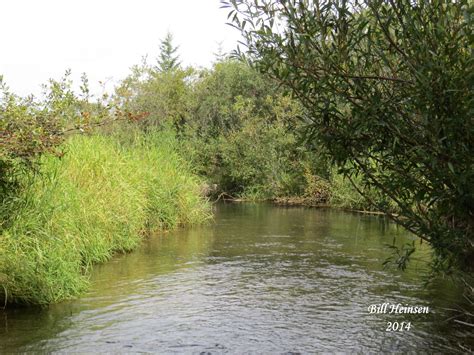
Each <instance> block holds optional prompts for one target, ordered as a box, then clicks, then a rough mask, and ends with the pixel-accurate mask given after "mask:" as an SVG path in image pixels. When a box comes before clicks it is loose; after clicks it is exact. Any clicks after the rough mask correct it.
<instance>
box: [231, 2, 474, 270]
mask: <svg viewBox="0 0 474 355" xmlns="http://www.w3.org/2000/svg"><path fill="white" fill-rule="evenodd" d="M223 4H224V6H225V7H229V8H230V13H229V18H230V19H231V21H232V24H233V25H234V26H235V27H237V28H239V30H241V32H242V33H243V35H244V37H245V39H246V42H247V47H248V48H247V53H246V54H244V56H246V57H247V58H248V60H249V61H251V62H252V63H253V64H254V65H255V66H256V68H257V69H259V70H260V71H263V72H265V73H267V74H269V75H271V76H272V77H274V78H276V79H277V80H278V81H279V82H280V83H281V84H282V85H283V86H284V87H285V88H287V89H288V90H291V91H292V93H293V94H294V95H295V96H296V97H298V98H299V100H300V101H301V103H302V104H303V105H304V107H305V108H306V109H307V112H308V116H307V135H308V137H309V139H310V140H313V141H317V142H320V144H322V145H323V146H324V148H325V149H326V150H327V151H328V152H329V154H330V156H331V158H332V160H333V162H334V163H336V164H337V165H338V166H339V168H340V171H341V172H342V173H343V174H344V175H345V176H346V177H348V178H355V177H356V176H358V177H357V179H358V178H360V179H361V183H362V185H363V186H366V187H367V188H368V190H360V192H361V193H362V194H363V195H365V196H366V197H368V198H369V199H370V196H368V195H367V194H366V193H364V191H370V190H371V189H376V190H378V191H380V192H382V193H383V195H384V196H385V197H386V198H388V199H390V200H391V202H392V203H394V204H395V205H396V208H397V209H398V210H399V216H398V217H397V216H395V215H392V218H394V219H395V220H396V221H397V222H398V223H400V224H402V225H403V226H405V227H406V228H407V229H408V230H409V231H411V232H413V233H414V234H416V235H418V236H419V237H420V238H422V239H424V240H426V241H428V242H429V243H430V244H431V245H432V246H433V248H434V250H435V251H436V254H437V256H438V259H437V262H438V263H439V265H443V267H444V268H448V269H449V268H451V267H460V268H461V269H466V270H472V268H473V267H474V247H473V246H474V241H473V227H474V224H473V221H474V218H473V215H474V211H473V210H474V195H473V187H474V185H473V184H472V181H474V161H473V159H474V158H473V157H474V154H473V138H472V137H473V134H474V125H473V124H472V114H473V106H472V103H473V96H472V83H473V81H474V78H473V75H474V67H473V57H472V46H473V39H474V36H473V33H472V28H473V19H474V17H473V12H474V8H473V6H472V2H469V1H468V0H459V1H447V0H435V1H429V2H425V1H415V2H408V1H400V2H394V1H389V2H386V1H381V0H370V1H369V0H367V1H335V0H334V1H333V0H325V1H273V0H245V1H240V0H230V1H224V2H223ZM370 202H371V203H372V204H375V205H376V208H377V209H379V210H385V211H387V208H388V207H387V206H388V205H384V204H378V203H377V201H370ZM389 205H390V204H389Z"/></svg>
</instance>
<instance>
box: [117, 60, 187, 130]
mask: <svg viewBox="0 0 474 355" xmlns="http://www.w3.org/2000/svg"><path fill="white" fill-rule="evenodd" d="M193 75H194V70H193V69H191V68H188V69H175V70H172V71H157V70H155V69H154V68H153V67H152V66H150V65H148V64H147V63H146V61H145V62H144V63H143V64H142V65H141V66H136V67H134V68H133V71H132V74H131V75H129V76H128V77H127V78H126V79H125V80H123V81H122V83H121V85H120V86H119V87H118V88H117V89H116V95H115V100H116V105H117V106H118V107H121V109H122V110H124V111H127V112H135V113H146V114H147V118H146V119H145V120H143V121H142V122H141V125H142V127H143V128H144V129H147V128H149V127H162V128H163V127H173V128H175V129H176V130H177V131H179V130H181V128H182V126H183V125H184V124H185V123H186V120H187V118H188V115H189V114H188V106H189V104H188V103H189V95H190V81H192V79H193Z"/></svg>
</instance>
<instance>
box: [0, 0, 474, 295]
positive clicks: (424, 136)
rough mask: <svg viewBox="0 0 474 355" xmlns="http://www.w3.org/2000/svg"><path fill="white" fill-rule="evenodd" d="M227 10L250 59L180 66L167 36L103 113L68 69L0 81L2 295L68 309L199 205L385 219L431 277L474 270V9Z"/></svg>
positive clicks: (107, 100)
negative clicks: (34, 90)
mask: <svg viewBox="0 0 474 355" xmlns="http://www.w3.org/2000/svg"><path fill="white" fill-rule="evenodd" d="M224 4H225V6H227V7H230V8H231V11H232V12H231V13H230V16H229V17H230V18H231V19H232V21H233V24H234V26H236V27H238V28H239V29H240V30H241V31H242V33H243V34H244V36H245V38H246V40H247V44H248V51H247V52H246V53H240V58H239V60H237V59H231V58H229V57H226V56H224V55H222V53H221V54H220V55H219V56H218V58H216V61H215V63H214V65H213V66H212V68H210V69H201V68H189V67H188V68H183V67H182V66H181V64H180V58H179V55H178V53H177V47H175V46H174V44H173V43H172V35H171V34H168V35H167V36H166V37H165V38H164V39H163V40H162V41H161V45H160V52H159V55H158V57H157V60H156V63H151V64H150V63H147V62H146V61H144V62H143V63H142V64H141V65H137V66H135V67H134V68H132V71H131V74H130V75H129V76H128V77H127V78H125V79H124V80H123V81H122V82H121V83H120V85H119V86H118V87H117V88H116V90H115V93H114V95H112V96H111V97H103V98H101V99H100V100H96V101H94V100H93V98H92V97H91V95H90V94H89V88H88V83H87V78H86V77H85V76H83V78H82V85H81V94H80V95H76V94H75V93H74V92H73V91H72V90H71V82H70V80H69V73H66V76H65V78H64V79H62V80H60V81H54V80H51V81H50V82H49V83H48V85H46V86H45V87H44V89H45V94H44V97H43V99H42V100H37V99H35V98H33V97H29V98H20V97H17V96H16V95H14V94H12V93H10V92H9V91H8V88H7V87H6V86H5V85H4V84H3V82H2V90H3V97H2V99H1V101H0V116H1V117H0V118H1V120H0V195H1V197H2V202H1V204H0V217H1V224H0V233H1V234H0V242H1V243H0V285H2V286H3V288H4V290H5V292H4V294H5V295H9V297H8V299H9V300H15V301H22V302H27V303H28V302H31V303H50V302H54V301H58V300H61V299H64V298H69V297H73V296H74V295H76V294H77V293H78V292H80V291H81V290H82V289H84V287H85V285H86V283H87V272H88V270H89V269H90V266H91V265H92V264H93V263H95V262H100V261H104V260H107V259H108V258H110V257H111V255H112V254H113V253H115V252H123V251H128V250H131V249H133V248H134V247H135V246H136V245H137V243H138V241H139V240H140V238H141V236H142V235H143V232H146V231H150V230H153V229H170V228H173V227H175V226H177V225H182V224H190V223H191V224H192V223H198V222H202V221H204V220H205V219H207V218H208V217H209V213H208V211H209V209H208V205H207V203H206V202H205V201H204V200H203V198H202V196H200V195H202V193H203V192H205V193H206V194H211V195H213V198H215V199H218V198H221V197H223V196H224V197H225V198H240V199H247V200H268V199H270V200H274V201H277V202H282V203H288V204H292V203H297V204H307V205H329V206H336V207H343V208H350V209H356V210H369V211H383V212H385V213H387V214H388V215H389V216H391V217H392V218H393V219H395V220H396V221H397V222H398V223H400V224H401V225H403V226H405V227H406V229H408V230H409V231H411V232H413V233H414V234H416V235H418V236H419V237H420V238H421V239H423V240H426V241H428V242H429V243H430V245H431V246H432V247H433V249H434V250H435V252H436V256H437V258H436V259H435V260H436V262H437V264H436V265H435V266H436V267H437V268H439V269H443V270H453V269H461V270H471V268H472V267H473V264H472V262H473V260H474V254H473V253H474V251H473V243H474V242H473V240H472V229H473V224H472V221H473V220H474V219H473V213H474V212H473V204H474V202H473V191H472V186H473V185H472V181H473V180H474V177H473V171H474V169H473V167H474V162H473V154H472V151H473V140H472V134H473V125H472V94H471V86H472V79H473V77H472V75H473V73H474V70H473V67H472V56H471V54H470V51H469V48H470V47H469V46H472V32H471V31H472V7H469V6H468V3H467V2H464V1H459V2H443V1H433V2H430V3H426V4H425V3H423V4H417V3H414V4H408V3H406V4H405V3H400V4H398V3H397V4H395V3H390V4H387V3H384V2H379V1H368V2H365V3H364V2H354V3H352V2H338V1H324V2H297V1H295V2H286V1H284V2H281V1H277V2H275V1H270V0H268V1H229V2H224ZM242 58H243V59H245V60H240V59H242ZM184 157H185V159H183V158H184ZM198 175H199V176H200V177H197V176H198ZM203 181H206V184H203ZM414 247H415V244H414V243H413V244H410V246H408V247H404V249H402V250H398V251H397V252H398V254H397V256H396V257H395V258H393V261H394V262H395V263H396V264H398V265H399V266H400V267H401V268H404V267H405V264H406V262H407V261H408V260H409V258H410V255H411V254H412V253H413V250H414Z"/></svg>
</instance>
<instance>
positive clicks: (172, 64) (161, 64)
mask: <svg viewBox="0 0 474 355" xmlns="http://www.w3.org/2000/svg"><path fill="white" fill-rule="evenodd" d="M177 51H178V47H175V46H174V45H173V35H172V34H171V32H168V33H167V34H166V36H165V38H164V39H162V40H161V42H160V54H159V56H158V58H157V64H158V66H157V68H156V69H157V71H159V72H169V71H173V70H176V69H179V67H180V64H181V63H180V61H179V56H178V55H177V54H176V52H177Z"/></svg>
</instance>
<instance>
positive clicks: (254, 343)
mask: <svg viewBox="0 0 474 355" xmlns="http://www.w3.org/2000/svg"><path fill="white" fill-rule="evenodd" d="M394 237H397V241H396V242H397V244H399V245H400V244H403V243H406V242H409V241H410V240H411V238H410V236H409V235H407V233H406V232H404V231H403V230H402V229H399V228H397V227H396V226H395V225H393V224H390V223H388V222H387V221H385V220H384V219H382V218H379V217H373V216H366V215H358V214H350V213H345V212H340V211H334V210H326V209H305V208H281V207H274V206H269V205H261V204H260V205H249V204H242V205H240V204H227V205H220V206H218V208H217V210H216V214H215V221H214V223H212V224H211V225H209V226H205V227H197V228H192V229H186V230H180V231H177V232H173V233H167V234H162V235H157V236H153V237H151V238H149V239H148V240H146V241H144V243H143V245H142V247H140V249H139V250H137V251H136V252H133V253H131V254H128V255H122V256H117V257H116V258H114V259H113V260H112V261H110V262H108V263H106V264H104V265H99V266H96V267H95V269H94V272H93V274H92V277H91V283H92V285H91V289H90V291H89V292H88V293H87V294H86V295H84V296H83V297H81V298H80V299H78V300H75V301H71V302H64V303H62V304H58V305H53V306H50V307H48V308H46V309H7V310H6V311H5V312H1V311H0V352H2V353H3V352H19V351H21V352H25V351H45V352H160V353H225V352H229V353H243V352H247V353H248V352H261V353H262V352H263V353H282V354H283V353H286V354H287V353H298V352H300V353H311V352H320V351H360V352H368V351H372V352H380V351H384V352H388V351H417V352H418V351H426V352H431V351H437V352H455V351H456V350H457V349H460V348H459V345H458V343H461V344H464V345H466V344H467V345H470V346H472V338H469V336H470V334H469V333H467V332H466V329H465V328H463V327H459V326H456V325H455V324H454V325H453V323H452V322H449V321H447V318H449V316H450V313H449V311H447V310H444V307H452V306H453V305H457V304H460V302H462V295H461V292H460V290H459V289H457V288H456V287H454V286H452V285H450V284H448V283H447V282H437V283H434V284H432V285H430V286H428V287H425V286H424V281H425V279H424V275H425V271H426V262H425V261H423V260H426V259H427V257H428V252H429V251H428V250H427V248H424V247H423V246H422V247H421V252H419V253H417V254H416V258H417V259H419V261H416V260H415V261H414V262H412V264H411V265H410V268H409V270H407V271H406V272H404V273H403V272H400V271H397V270H393V269H388V270H386V269H384V268H383V267H382V262H383V261H384V260H385V259H386V258H387V257H388V256H389V255H390V252H389V250H388V249H387V247H386V244H390V243H392V241H393V238H394ZM386 302H388V303H393V304H396V303H402V304H404V305H405V304H408V305H412V306H428V307H430V313H429V314H423V315H393V314H369V312H368V307H369V306H370V305H371V304H382V303H386ZM387 322H400V323H401V322H411V329H410V330H409V331H403V332H386V328H387Z"/></svg>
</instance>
